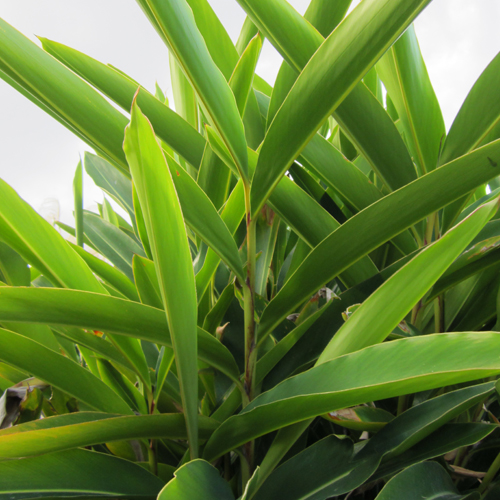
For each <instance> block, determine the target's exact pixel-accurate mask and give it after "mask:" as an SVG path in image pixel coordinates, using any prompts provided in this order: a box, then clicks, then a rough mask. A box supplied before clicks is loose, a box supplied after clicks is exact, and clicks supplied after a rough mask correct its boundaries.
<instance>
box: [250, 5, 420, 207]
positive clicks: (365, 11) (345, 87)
mask: <svg viewBox="0 0 500 500" xmlns="http://www.w3.org/2000/svg"><path fill="white" fill-rule="evenodd" d="M427 3H428V0H412V1H410V2H408V1H402V0H397V1H392V2H383V3H380V2H376V1H370V2H369V3H366V2H364V3H363V5H361V6H358V7H357V8H356V9H355V10H354V11H353V12H352V13H351V14H350V15H349V16H348V17H347V18H346V19H345V21H344V22H343V23H341V24H340V25H339V27H338V29H336V30H335V31H334V32H333V33H332V34H331V35H330V36H329V37H328V38H327V39H326V40H325V42H324V43H323V44H322V45H321V47H320V48H319V49H318V50H317V51H316V52H315V54H314V56H313V57H312V58H311V60H310V62H309V63H308V64H307V67H306V68H305V69H304V71H303V72H302V73H301V75H300V76H299V78H298V79H297V81H296V82H295V85H294V87H293V89H292V90H291V92H290V93H289V94H288V96H287V98H286V100H285V101H284V103H283V105H282V106H281V108H280V110H279V111H278V113H277V114H276V117H275V118H274V120H273V123H272V125H271V126H270V128H269V130H268V132H267V135H266V138H265V140H264V143H263V145H262V149H261V151H260V154H259V161H258V164H257V167H256V170H255V175H254V179H253V182H252V192H251V196H252V212H253V214H256V213H257V212H258V211H259V210H260V208H261V207H262V205H263V204H264V203H265V201H266V199H267V198H268V196H269V194H270V192H271V191H272V190H273V189H274V187H275V186H276V184H277V182H278V181H279V179H280V178H281V176H282V175H283V174H284V173H285V171H286V170H287V168H288V167H289V166H290V165H291V164H292V162H293V161H294V160H295V158H296V157H297V156H298V154H299V153H300V152H301V151H302V150H303V149H304V147H305V146H306V144H307V143H308V142H309V141H310V139H311V138H312V137H313V136H314V134H315V133H316V131H317V130H318V129H319V128H320V126H321V125H322V123H323V122H324V121H325V119H326V118H327V117H328V116H329V115H330V114H331V113H332V112H333V111H334V110H335V109H336V108H337V107H338V106H339V104H340V103H341V102H342V101H343V100H344V98H345V97H346V96H347V95H348V94H349V93H350V91H351V90H353V89H354V87H355V85H356V84H357V83H358V82H359V81H360V80H361V78H362V77H363V76H364V74H365V73H367V72H368V70H369V69H370V68H371V67H372V66H373V64H374V63H375V62H377V60H378V59H379V58H380V57H381V56H382V55H383V54H384V52H385V51H386V50H387V49H388V48H389V47H390V46H391V44H392V43H393V42H394V41H395V40H396V39H397V38H398V36H399V35H400V34H401V33H402V32H403V31H404V30H405V29H406V27H407V26H408V25H409V24H410V23H411V22H412V20H413V19H414V18H415V17H416V16H417V15H418V14H419V12H420V11H421V10H422V9H423V8H424V7H425V5H426V4H427ZM375 33H376V35H377V36H376V41H375V40H374V37H373V35H374V34H375ZM347 46H349V50H348V51H346V50H342V49H343V48H344V47H347ZM311 82H315V84H314V85H311ZM290 123H292V124H296V125H295V126H294V127H290V126H286V124H288V125H289V124H290Z"/></svg>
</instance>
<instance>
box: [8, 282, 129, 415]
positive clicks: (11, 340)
mask: <svg viewBox="0 0 500 500" xmlns="http://www.w3.org/2000/svg"><path fill="white" fill-rule="evenodd" d="M2 292H3V289H2ZM0 359H1V360H2V361H5V362H6V363H8V364H9V365H12V366H14V367H16V368H18V369H20V370H24V371H26V372H28V373H31V374H33V375H34V376H35V377H37V378H39V379H41V380H43V381H44V382H47V383H48V384H50V385H53V386H54V387H57V388H58V389H61V390H62V391H64V392H66V393H67V394H69V395H71V396H73V397H75V398H76V399H79V400H80V401H82V402H84V403H85V404H87V405H88V406H90V407H91V408H95V409H96V410H100V411H107V412H112V413H123V414H130V413H132V410H131V409H130V408H129V407H128V406H127V404H126V403H125V402H124V401H123V400H122V399H121V398H120V397H119V396H118V395H117V394H116V393H115V392H113V391H112V390H111V389H110V388H109V387H108V386H107V385H106V384H105V383H104V382H103V381H102V380H100V379H98V378H97V377H95V376H94V375H92V373H90V371H88V370H86V369H85V368H83V367H82V366H80V365H79V364H77V363H75V362H74V361H71V360H70V359H69V358H67V357H65V356H62V355H61V354H58V353H56V352H54V351H52V350H50V349H48V348H47V347H44V346H42V345H41V344H38V343H37V342H34V341H33V340H31V339H28V338H26V337H23V336H22V335H19V334H17V333H14V332H11V331H9V330H3V329H0Z"/></svg>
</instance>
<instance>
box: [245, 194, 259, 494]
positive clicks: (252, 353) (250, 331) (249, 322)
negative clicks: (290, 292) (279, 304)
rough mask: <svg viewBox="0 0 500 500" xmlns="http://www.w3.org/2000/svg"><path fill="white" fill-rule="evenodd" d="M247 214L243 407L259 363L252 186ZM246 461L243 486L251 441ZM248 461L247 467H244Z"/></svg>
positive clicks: (247, 197)
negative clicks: (256, 329) (256, 330)
mask: <svg viewBox="0 0 500 500" xmlns="http://www.w3.org/2000/svg"><path fill="white" fill-rule="evenodd" d="M245 212H246V221H247V277H246V281H245V283H244V284H243V307H244V314H245V378H244V388H245V393H246V396H247V397H246V398H243V401H242V403H243V406H245V405H246V404H248V403H249V402H250V401H251V400H252V398H253V397H254V391H255V365H256V363H257V351H258V349H257V346H256V342H255V248H256V241H255V238H256V231H255V230H256V222H255V221H254V220H252V212H251V206H250V186H249V185H245ZM243 449H244V460H242V468H241V470H242V484H243V485H245V484H246V481H248V479H250V476H251V475H252V472H253V462H254V460H253V458H254V457H253V455H254V442H253V441H250V442H249V443H247V444H246V445H244V447H243ZM243 461H246V464H245V465H246V467H243ZM244 476H248V477H244Z"/></svg>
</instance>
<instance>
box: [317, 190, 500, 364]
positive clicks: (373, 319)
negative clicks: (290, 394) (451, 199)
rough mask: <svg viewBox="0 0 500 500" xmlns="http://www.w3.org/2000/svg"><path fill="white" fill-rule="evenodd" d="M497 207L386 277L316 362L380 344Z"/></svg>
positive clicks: (495, 204)
mask: <svg viewBox="0 0 500 500" xmlns="http://www.w3.org/2000/svg"><path fill="white" fill-rule="evenodd" d="M497 208H498V200H493V201H490V202H489V203H488V204H486V205H483V206H482V207H481V208H478V209H477V210H476V211H475V212H473V213H472V214H471V215H470V216H469V217H468V218H467V219H465V220H464V221H463V222H462V223H461V224H458V225H457V226H455V227H454V228H453V229H452V230H451V231H449V232H448V233H446V234H445V235H444V236H443V237H442V238H441V239H439V240H438V241H436V242H435V243H434V244H432V245H430V246H428V247H427V248H426V249H425V250H423V251H422V252H420V253H419V254H418V255H417V256H416V257H414V258H413V259H412V260H411V261H410V262H409V263H408V264H406V265H405V266H404V267H403V268H401V269H400V270H399V271H398V272H397V273H396V274H394V275H393V276H392V277H391V278H389V279H388V280H387V281H386V282H385V283H384V284H383V285H382V286H380V287H379V288H378V289H377V290H376V291H375V292H374V293H373V294H372V295H371V296H370V297H369V298H368V299H367V300H366V301H365V302H363V304H362V305H361V306H360V307H359V308H358V309H357V310H356V311H355V312H354V314H353V315H352V316H351V317H349V319H348V320H347V321H346V322H345V324H344V326H342V327H341V328H340V329H339V330H338V331H337V332H336V333H335V336H334V337H333V338H332V340H331V341H330V343H329V344H328V345H327V346H326V348H325V350H324V351H323V353H322V354H321V356H320V357H319V359H318V363H324V362H325V361H329V360H331V359H333V358H336V357H337V356H342V355H343V354H348V353H350V352H354V351H357V350H359V349H362V348H363V347H367V346H370V345H373V344H378V343H379V342H383V341H384V340H385V339H386V338H387V336H388V335H389V334H390V333H391V332H392V331H393V330H394V328H396V327H397V326H398V324H399V323H400V322H401V321H402V320H403V319H404V318H405V316H406V315H407V314H408V312H410V311H411V309H412V307H413V306H414V305H415V304H416V303H417V302H418V301H419V300H420V299H421V298H422V297H423V296H424V294H425V293H426V292H427V291H428V290H429V289H430V288H431V286H432V285H433V284H434V283H435V282H436V281H437V279H438V278H439V277H440V276H441V275H442V274H443V273H444V272H445V271H446V269H447V268H448V266H449V265H450V264H451V263H452V262H453V261H454V260H455V259H456V258H457V257H458V256H459V255H460V253H461V252H462V251H463V249H464V248H465V247H466V246H467V245H468V243H470V241H472V239H473V238H474V237H475V236H476V235H477V234H478V233H479V231H480V230H481V229H482V227H483V226H484V225H485V224H486V223H487V222H488V220H489V219H490V218H491V217H492V216H493V215H495V213H496V211H497ZM408 283H412V286H411V287H409V286H408Z"/></svg>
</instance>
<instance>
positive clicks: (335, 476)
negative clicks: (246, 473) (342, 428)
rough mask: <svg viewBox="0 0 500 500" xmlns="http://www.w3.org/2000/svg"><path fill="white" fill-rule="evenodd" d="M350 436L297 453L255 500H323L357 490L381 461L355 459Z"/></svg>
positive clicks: (324, 440)
mask: <svg viewBox="0 0 500 500" xmlns="http://www.w3.org/2000/svg"><path fill="white" fill-rule="evenodd" d="M353 456H354V446H353V443H352V442H351V441H350V440H349V439H339V438H337V437H335V436H328V437H326V438H324V439H322V440H321V441H318V442H317V443H315V444H314V445H313V446H310V447H309V448H307V449H306V450H304V451H303V452H301V453H299V454H297V455H295V456H294V457H293V458H292V459H290V460H288V461H287V462H285V463H284V464H283V465H282V466H281V467H279V468H278V469H276V471H274V472H273V474H271V476H270V477H269V479H268V480H267V481H265V482H264V484H263V485H262V486H261V488H260V489H259V490H258V492H257V494H256V495H255V496H254V497H253V498H254V500H273V499H276V498H286V499H287V500H313V499H314V500H319V499H321V498H330V497H332V496H337V495H341V494H343V493H347V492H348V491H351V490H354V489H356V488H357V487H358V486H360V485H361V484H363V483H364V482H365V481H366V480H367V479H368V478H369V477H370V476H371V475H372V474H373V472H374V471H375V469H376V467H377V463H378V460H377V459H376V458H375V457H372V458H371V459H370V460H367V461H364V462H363V463H362V464H361V463H359V462H356V461H355V460H354V459H353Z"/></svg>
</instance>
